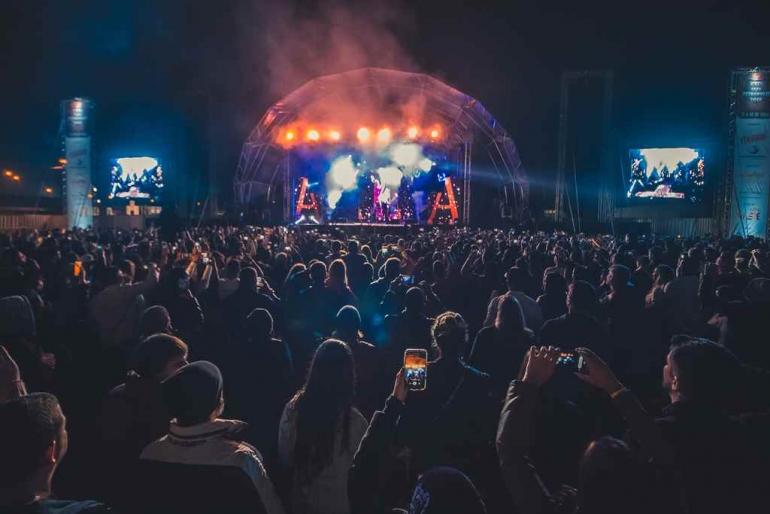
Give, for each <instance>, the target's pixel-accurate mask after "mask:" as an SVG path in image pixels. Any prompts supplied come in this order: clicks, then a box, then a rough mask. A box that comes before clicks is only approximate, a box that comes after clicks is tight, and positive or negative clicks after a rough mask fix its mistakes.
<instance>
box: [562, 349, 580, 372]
mask: <svg viewBox="0 0 770 514" xmlns="http://www.w3.org/2000/svg"><path fill="white" fill-rule="evenodd" d="M556 365H557V366H566V367H567V368H569V369H570V371H575V372H576V373H585V372H586V369H585V368H586V366H585V362H584V361H583V356H582V355H580V354H579V353H577V352H561V353H560V354H559V357H558V358H557V359H556Z"/></svg>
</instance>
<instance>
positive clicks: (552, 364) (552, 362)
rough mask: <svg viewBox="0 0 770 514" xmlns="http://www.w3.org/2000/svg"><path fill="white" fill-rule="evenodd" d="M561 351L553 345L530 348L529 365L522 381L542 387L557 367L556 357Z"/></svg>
mask: <svg viewBox="0 0 770 514" xmlns="http://www.w3.org/2000/svg"><path fill="white" fill-rule="evenodd" d="M560 351H561V350H559V349H558V348H554V347H553V346H549V347H545V346H541V347H540V349H538V348H537V346H533V347H532V348H530V349H529V358H528V359H527V367H526V370H525V371H524V379H523V380H522V381H523V382H526V383H528V384H532V385H534V386H535V387H540V386H541V385H543V384H545V383H546V382H548V380H549V379H550V378H551V377H552V376H553V372H554V370H555V369H556V359H557V357H558V355H559V352H560Z"/></svg>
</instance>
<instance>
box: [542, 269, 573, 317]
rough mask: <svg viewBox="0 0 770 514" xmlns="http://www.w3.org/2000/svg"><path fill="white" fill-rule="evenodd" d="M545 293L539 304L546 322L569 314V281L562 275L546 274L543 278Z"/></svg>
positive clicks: (555, 273)
mask: <svg viewBox="0 0 770 514" xmlns="http://www.w3.org/2000/svg"><path fill="white" fill-rule="evenodd" d="M543 291H544V293H543V294H542V295H540V296H539V297H538V299H537V304H538V305H539V306H540V309H541V310H542V312H543V320H544V321H548V320H550V319H554V318H558V317H559V316H563V315H564V314H566V313H567V281H566V280H565V279H564V276H563V275H562V274H561V273H559V272H557V271H551V272H548V273H546V275H545V277H544V278H543Z"/></svg>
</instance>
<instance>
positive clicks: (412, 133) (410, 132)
mask: <svg viewBox="0 0 770 514" xmlns="http://www.w3.org/2000/svg"><path fill="white" fill-rule="evenodd" d="M419 133H420V131H419V130H418V129H417V127H409V130H407V131H406V135H407V136H409V138H410V139H414V138H416V137H417V134H419Z"/></svg>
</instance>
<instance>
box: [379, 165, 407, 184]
mask: <svg viewBox="0 0 770 514" xmlns="http://www.w3.org/2000/svg"><path fill="white" fill-rule="evenodd" d="M377 174H378V175H379V176H380V182H381V183H382V184H383V185H384V186H393V187H398V186H400V185H401V179H402V178H403V177H404V174H403V173H401V170H400V169H398V168H394V167H392V166H389V167H387V168H380V169H378V170H377Z"/></svg>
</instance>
